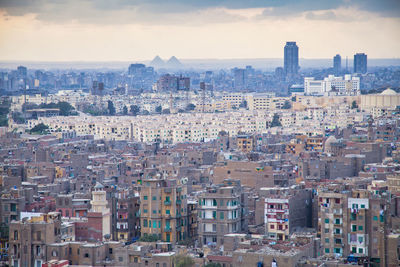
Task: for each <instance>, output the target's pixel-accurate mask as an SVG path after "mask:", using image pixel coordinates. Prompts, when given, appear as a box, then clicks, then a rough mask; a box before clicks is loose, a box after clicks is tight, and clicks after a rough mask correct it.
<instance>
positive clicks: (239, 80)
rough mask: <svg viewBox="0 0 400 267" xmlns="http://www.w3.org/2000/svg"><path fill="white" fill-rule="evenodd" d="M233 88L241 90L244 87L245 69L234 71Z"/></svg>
mask: <svg viewBox="0 0 400 267" xmlns="http://www.w3.org/2000/svg"><path fill="white" fill-rule="evenodd" d="M233 74H234V79H235V80H234V86H235V89H237V90H241V89H244V88H245V86H246V75H245V74H246V70H245V69H234V71H233Z"/></svg>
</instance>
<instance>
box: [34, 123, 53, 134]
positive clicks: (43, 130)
mask: <svg viewBox="0 0 400 267" xmlns="http://www.w3.org/2000/svg"><path fill="white" fill-rule="evenodd" d="M48 129H49V126H47V125H45V124H43V123H39V124H38V125H36V126H35V127H33V128H32V129H31V131H30V132H31V133H32V134H47V133H48Z"/></svg>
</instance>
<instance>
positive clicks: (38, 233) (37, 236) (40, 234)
mask: <svg viewBox="0 0 400 267" xmlns="http://www.w3.org/2000/svg"><path fill="white" fill-rule="evenodd" d="M36 239H37V240H38V241H40V240H42V232H40V231H38V232H36Z"/></svg>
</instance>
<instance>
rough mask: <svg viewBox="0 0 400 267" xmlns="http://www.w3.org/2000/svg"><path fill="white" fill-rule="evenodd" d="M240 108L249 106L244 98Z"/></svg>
mask: <svg viewBox="0 0 400 267" xmlns="http://www.w3.org/2000/svg"><path fill="white" fill-rule="evenodd" d="M239 108H247V101H246V100H243V101H242V103H240V105H239Z"/></svg>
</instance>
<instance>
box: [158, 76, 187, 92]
mask: <svg viewBox="0 0 400 267" xmlns="http://www.w3.org/2000/svg"><path fill="white" fill-rule="evenodd" d="M157 90H158V91H164V92H176V91H180V90H182V91H189V90H190V78H189V77H182V76H179V77H178V76H174V75H170V74H165V75H163V76H161V77H160V78H159V79H158V81H157Z"/></svg>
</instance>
